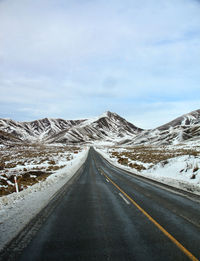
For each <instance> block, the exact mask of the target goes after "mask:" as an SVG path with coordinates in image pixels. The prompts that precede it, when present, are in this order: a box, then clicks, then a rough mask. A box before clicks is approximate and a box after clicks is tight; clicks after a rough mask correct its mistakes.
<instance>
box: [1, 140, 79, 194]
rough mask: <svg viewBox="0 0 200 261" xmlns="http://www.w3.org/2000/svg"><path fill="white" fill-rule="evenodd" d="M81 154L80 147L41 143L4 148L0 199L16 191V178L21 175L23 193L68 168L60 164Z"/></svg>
mask: <svg viewBox="0 0 200 261" xmlns="http://www.w3.org/2000/svg"><path fill="white" fill-rule="evenodd" d="M80 151H81V148H80V147H71V146H44V145H38V144H31V145H30V144H25V145H16V146H7V147H3V148H2V149H1V151H0V196H3V195H7V194H10V193H13V192H15V185H14V176H17V179H18V184H19V190H23V189H25V188H27V187H28V186H32V185H34V184H35V183H37V182H39V181H43V180H45V179H46V178H47V177H48V176H49V175H51V174H52V173H53V172H54V171H56V170H58V169H61V168H63V167H65V165H64V164H62V165H60V161H62V162H67V161H70V160H72V159H73V154H77V153H79V152H80Z"/></svg>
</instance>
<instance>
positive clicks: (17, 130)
mask: <svg viewBox="0 0 200 261" xmlns="http://www.w3.org/2000/svg"><path fill="white" fill-rule="evenodd" d="M0 130H1V131H3V132H5V133H8V134H10V135H12V137H16V138H17V139H19V140H22V141H25V142H36V141H41V142H47V143H67V144H74V143H83V142H94V141H110V142H113V141H117V140H120V139H122V138H125V137H128V138H133V137H135V135H137V134H138V133H140V132H141V131H142V129H140V128H137V127H136V126H134V125H133V124H131V123H129V122H127V121H126V120H125V119H123V118H122V117H120V116H119V115H117V114H116V113H111V112H109V111H108V112H106V113H104V114H102V115H101V116H99V117H97V118H93V119H87V120H86V119H84V120H63V119H48V118H45V119H41V120H36V121H32V122H17V121H13V120H9V119H0Z"/></svg>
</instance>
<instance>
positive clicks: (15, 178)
mask: <svg viewBox="0 0 200 261" xmlns="http://www.w3.org/2000/svg"><path fill="white" fill-rule="evenodd" d="M14 180H15V188H16V192H17V193H19V188H18V184H17V177H16V176H15V177H14Z"/></svg>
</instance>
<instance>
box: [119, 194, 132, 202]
mask: <svg viewBox="0 0 200 261" xmlns="http://www.w3.org/2000/svg"><path fill="white" fill-rule="evenodd" d="M119 195H120V197H121V198H123V200H124V201H125V202H126V204H127V205H129V204H130V202H129V201H128V200H127V199H126V198H125V197H124V196H123V195H122V193H119Z"/></svg>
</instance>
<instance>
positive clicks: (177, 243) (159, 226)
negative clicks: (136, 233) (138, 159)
mask: <svg viewBox="0 0 200 261" xmlns="http://www.w3.org/2000/svg"><path fill="white" fill-rule="evenodd" d="M104 176H105V177H106V178H107V179H108V180H109V181H110V182H111V183H112V184H113V185H114V186H115V187H116V188H117V189H118V190H119V191H120V192H121V193H122V194H123V195H124V196H125V197H126V198H127V199H129V200H130V202H131V203H132V204H133V205H134V206H136V207H137V208H138V209H139V210H140V211H141V212H142V213H143V214H144V215H145V216H146V217H147V218H148V219H149V220H150V221H151V222H152V223H153V224H154V225H155V226H156V227H157V228H159V229H160V231H162V232H163V234H164V235H165V236H167V237H168V238H169V239H170V240H171V241H172V242H173V243H174V244H175V245H176V246H177V247H178V248H179V249H180V250H181V251H182V252H183V253H184V254H185V255H186V256H188V257H189V258H190V260H193V261H198V259H197V258H196V257H195V256H194V255H193V254H192V253H191V252H190V251H188V250H187V249H186V248H185V247H184V246H183V245H182V244H181V243H179V242H178V241H177V240H176V239H175V238H174V237H173V236H172V235H171V234H170V233H169V232H167V230H165V229H164V228H163V227H162V226H161V225H160V224H159V223H158V222H157V221H156V220H155V219H154V218H152V217H151V216H150V215H149V214H148V213H147V212H146V211H145V210H144V209H143V208H141V207H140V206H139V205H138V204H137V203H136V202H135V201H134V200H133V199H132V198H131V197H130V196H129V195H128V194H126V192H124V191H123V190H122V189H121V188H120V187H119V186H118V185H117V184H116V183H115V182H114V181H112V180H111V179H110V178H109V177H108V176H107V175H106V174H105V173H104Z"/></svg>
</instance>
